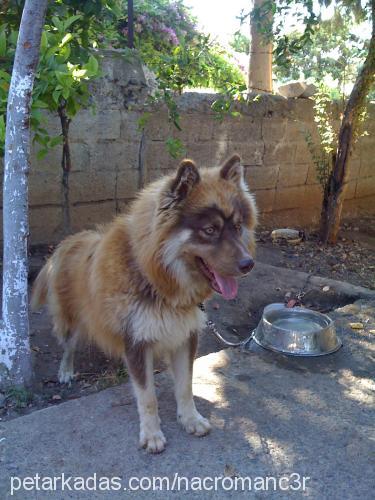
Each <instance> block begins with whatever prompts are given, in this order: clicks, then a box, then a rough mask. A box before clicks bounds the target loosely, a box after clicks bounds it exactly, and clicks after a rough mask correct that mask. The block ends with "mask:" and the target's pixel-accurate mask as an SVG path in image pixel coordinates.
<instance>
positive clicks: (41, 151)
mask: <svg viewBox="0 0 375 500" xmlns="http://www.w3.org/2000/svg"><path fill="white" fill-rule="evenodd" d="M47 153H48V149H39V151H38V152H37V154H36V157H37V159H38V160H42V159H43V158H44V157H45V156H46V154H47Z"/></svg>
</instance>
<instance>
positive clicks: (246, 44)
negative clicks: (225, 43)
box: [229, 31, 250, 55]
mask: <svg viewBox="0 0 375 500" xmlns="http://www.w3.org/2000/svg"><path fill="white" fill-rule="evenodd" d="M229 45H230V46H231V47H232V49H233V50H234V51H236V52H239V53H241V54H247V55H249V54H250V38H249V37H247V36H245V35H244V34H242V33H241V32H240V31H236V32H235V33H234V35H233V38H232V40H231V41H230V42H229Z"/></svg>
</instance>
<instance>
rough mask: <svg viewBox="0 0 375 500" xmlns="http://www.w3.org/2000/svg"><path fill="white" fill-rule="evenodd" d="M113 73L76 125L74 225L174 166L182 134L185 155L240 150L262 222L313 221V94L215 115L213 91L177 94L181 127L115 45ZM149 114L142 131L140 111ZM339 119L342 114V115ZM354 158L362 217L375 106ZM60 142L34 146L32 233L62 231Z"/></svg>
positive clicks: (353, 192) (374, 171)
mask: <svg viewBox="0 0 375 500" xmlns="http://www.w3.org/2000/svg"><path fill="white" fill-rule="evenodd" d="M103 72H104V74H105V77H104V78H103V79H101V80H100V81H97V82H96V83H95V85H93V86H92V95H93V99H94V100H95V102H96V111H95V113H93V112H92V111H89V110H84V111H81V112H80V113H79V114H78V115H77V116H76V117H75V118H74V120H73V121H72V124H71V130H70V141H71V154H72V161H73V169H72V171H71V174H70V212H71V224H72V229H73V231H78V230H80V229H83V228H89V227H93V226H95V225H96V224H99V223H105V222H107V221H110V220H111V219H112V217H113V216H114V215H115V214H116V213H119V212H121V211H122V210H123V209H124V208H125V207H126V205H127V203H128V202H129V201H130V200H131V199H132V198H134V196H135V194H136V192H137V191H138V190H139V189H140V188H141V187H142V186H144V185H145V184H147V183H148V182H150V181H152V180H154V179H156V178H158V177H160V176H161V175H163V174H165V173H167V172H170V171H173V170H174V169H175V168H176V166H177V164H178V161H177V160H174V159H172V158H171V157H170V156H169V154H168V153H167V150H166V146H165V141H166V139H167V138H168V137H179V138H180V139H181V140H182V141H183V142H184V144H185V147H186V151H187V155H188V156H189V157H191V158H193V159H194V160H195V161H196V162H197V164H198V165H200V166H209V167H210V166H214V165H218V164H220V163H221V162H222V161H223V160H224V159H225V157H226V156H228V155H230V154H232V153H235V152H237V153H239V154H240V155H241V157H242V161H243V164H244V166H245V172H246V178H247V180H248V183H249V186H250V188H251V190H252V191H253V192H254V193H255V197H256V200H257V204H258V206H259V209H260V215H261V217H260V222H261V225H263V226H273V225H277V226H303V227H312V226H315V225H316V224H317V222H318V220H319V213H320V205H321V188H320V185H319V183H318V181H317V178H316V172H315V167H314V164H313V162H312V160H311V156H310V153H309V151H308V149H307V146H306V141H305V134H306V131H310V133H311V134H312V137H313V138H315V140H316V139H317V131H316V127H315V124H314V121H313V108H312V101H311V100H308V99H284V98H282V97H277V96H261V97H260V99H257V100H255V101H254V102H252V103H251V104H250V105H249V106H244V105H243V106H241V107H240V108H239V111H240V112H241V116H239V117H237V116H236V117H234V116H233V117H232V116H227V117H225V118H224V120H222V121H219V120H217V119H216V118H215V115H214V113H213V112H212V109H211V104H212V102H213V101H214V100H215V98H216V97H215V95H212V94H201V93H186V94H183V95H182V96H181V97H180V98H179V99H178V103H179V109H180V114H181V128H182V131H181V132H178V131H177V130H176V129H175V128H174V126H173V125H171V124H170V123H169V122H168V118H167V112H166V110H165V109H164V107H163V106H159V107H147V108H146V107H145V104H144V101H145V98H146V95H147V86H146V81H145V78H144V75H143V72H142V68H141V67H140V66H139V65H137V64H136V63H134V62H133V63H132V64H131V63H129V62H126V61H124V59H123V58H121V57H119V56H118V55H115V56H113V55H110V54H107V55H106V57H105V59H104V62H103ZM145 111H147V112H148V113H149V115H148V120H147V124H146V127H145V129H144V131H143V132H141V131H140V130H139V128H138V120H139V118H140V117H141V116H142V115H143V113H144V112H145ZM48 122H49V124H48V127H49V130H50V131H51V133H55V134H58V133H59V132H60V129H59V122H58V119H57V118H56V119H55V118H54V117H49V118H48ZM337 123H338V122H337ZM365 128H366V130H367V131H368V133H369V135H368V136H366V137H362V138H361V139H360V141H359V143H358V145H357V147H356V149H355V151H354V153H353V155H352V157H351V160H350V161H351V172H350V178H349V185H348V189H347V192H346V201H345V207H344V212H345V214H346V215H348V216H354V215H356V214H358V213H361V212H364V211H366V212H368V211H375V167H374V132H375V106H374V105H372V106H370V109H369V118H368V120H367V122H366V127H365ZM60 155H61V150H60V149H59V147H57V148H55V149H54V150H53V151H50V152H49V153H48V155H47V156H46V157H45V158H44V159H43V160H41V161H37V160H36V159H35V154H34V155H33V162H32V170H31V174H30V200H29V201H30V232H31V242H32V243H33V244H39V243H55V242H57V241H59V240H60V239H61V237H62V235H63V228H62V209H61V200H62V194H61V166H60V162H61V157H60Z"/></svg>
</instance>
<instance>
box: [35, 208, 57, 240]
mask: <svg viewBox="0 0 375 500" xmlns="http://www.w3.org/2000/svg"><path fill="white" fill-rule="evenodd" d="M29 217H30V218H29V224H30V243H31V244H32V245H36V244H42V243H44V244H45V243H57V242H58V241H60V240H61V237H62V231H61V229H62V211H61V207H51V206H47V207H43V206H42V207H35V208H33V207H31V209H30V211H29Z"/></svg>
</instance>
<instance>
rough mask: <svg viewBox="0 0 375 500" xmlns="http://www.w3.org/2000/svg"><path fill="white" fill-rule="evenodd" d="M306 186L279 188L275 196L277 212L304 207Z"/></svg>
mask: <svg viewBox="0 0 375 500" xmlns="http://www.w3.org/2000/svg"><path fill="white" fill-rule="evenodd" d="M304 200H305V186H299V187H289V188H278V189H277V190H276V195H275V203H274V209H275V210H286V209H288V208H300V207H302V206H303V205H304Z"/></svg>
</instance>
